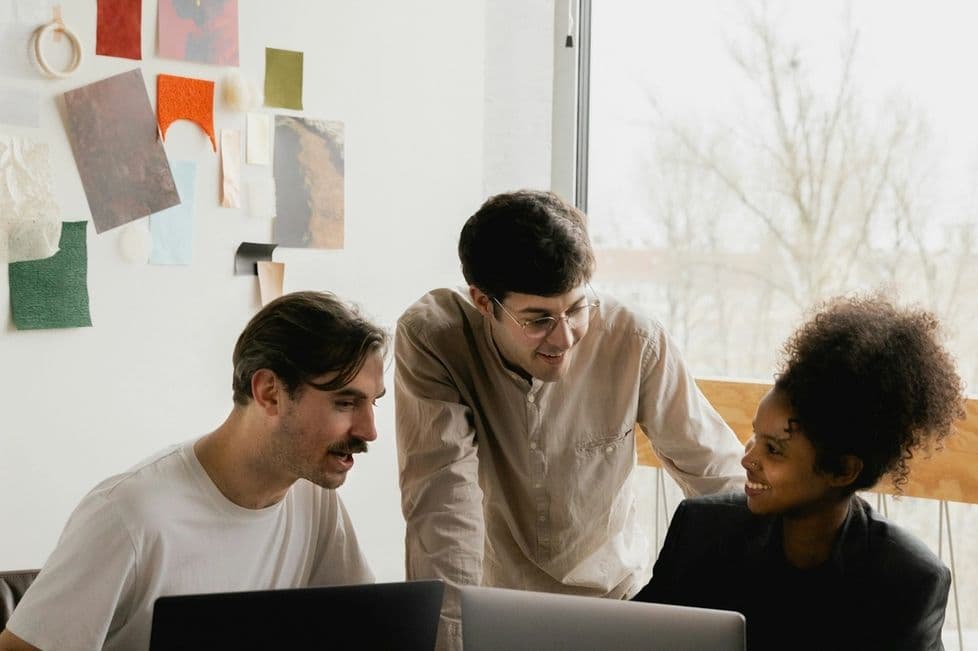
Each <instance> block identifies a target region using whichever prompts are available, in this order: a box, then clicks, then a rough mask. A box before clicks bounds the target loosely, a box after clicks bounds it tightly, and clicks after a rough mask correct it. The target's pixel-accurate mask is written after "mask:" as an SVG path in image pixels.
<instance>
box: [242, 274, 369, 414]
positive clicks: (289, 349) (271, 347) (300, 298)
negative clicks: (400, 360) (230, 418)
mask: <svg viewBox="0 0 978 651" xmlns="http://www.w3.org/2000/svg"><path fill="white" fill-rule="evenodd" d="M387 341H388V335H387V333H386V332H385V331H384V330H383V329H382V328H380V327H378V326H376V325H374V324H372V323H370V322H369V321H367V320H366V319H364V318H363V317H362V316H360V314H359V313H358V312H357V311H356V310H355V309H354V308H352V307H350V306H348V305H346V304H344V303H343V302H342V301H340V300H339V299H338V298H336V297H335V296H334V295H332V294H329V293H325V292H295V293H292V294H286V295H285V296H282V297H280V298H277V299H275V300H274V301H272V302H270V303H269V304H268V305H266V306H265V307H264V308H262V310H261V311H260V312H258V314H256V315H255V316H254V317H252V319H251V321H249V322H248V325H247V326H245V329H244V331H242V333H241V336H239V337H238V342H237V344H236V345H235V347H234V354H233V356H232V360H233V362H234V379H233V381H232V388H233V389H234V402H235V404H238V405H247V404H248V403H249V402H250V400H251V399H252V398H253V397H254V396H252V394H251V378H252V376H253V375H254V374H255V371H258V370H259V369H263V368H265V369H269V370H270V371H272V372H273V373H275V375H277V376H278V377H279V379H281V380H282V382H283V383H284V384H285V387H286V390H287V391H288V392H289V395H290V396H292V397H294V396H295V393H296V391H297V390H298V389H299V388H300V387H301V386H303V385H306V384H308V385H311V386H313V387H315V388H317V389H320V390H322V391H334V390H336V389H339V388H341V387H343V386H346V385H347V384H349V383H350V382H351V381H352V380H353V378H355V377H356V375H357V373H359V372H360V369H361V368H362V367H363V363H364V361H365V360H366V357H367V355H368V354H369V353H371V352H374V351H380V352H381V353H385V352H386V348H387ZM327 373H335V374H336V375H335V377H333V378H332V379H330V381H328V382H325V383H316V382H313V379H314V378H318V377H320V376H322V375H325V374H327Z"/></svg>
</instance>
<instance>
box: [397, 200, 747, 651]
mask: <svg viewBox="0 0 978 651" xmlns="http://www.w3.org/2000/svg"><path fill="white" fill-rule="evenodd" d="M459 257H460V259H461V262H462V273H463V275H464V276H465V280H466V282H467V283H468V291H467V292H465V291H456V290H449V289H438V290H434V291H432V292H430V293H428V294H426V295H425V296H423V297H422V298H421V299H420V300H419V301H418V302H417V303H415V304H414V305H413V306H411V307H410V308H409V309H408V310H407V311H406V312H405V313H404V315H402V317H401V318H400V320H399V321H398V327H397V334H396V344H395V355H396V371H395V407H396V412H397V442H398V458H399V463H400V481H401V506H402V509H403V512H404V517H405V520H406V522H407V535H406V553H407V573H408V578H410V579H416V578H441V579H444V580H445V581H447V582H448V584H449V586H453V585H461V584H474V585H480V584H481V585H491V586H499V587H509V588H519V589H526V590H536V591H543V592H563V593H571V594H582V595H593V596H607V597H611V598H616V599H628V598H630V597H632V596H633V595H634V594H635V593H636V592H637V591H638V590H639V589H640V588H641V587H642V586H644V585H645V584H646V583H647V582H648V579H649V577H650V575H651V566H652V560H653V551H652V549H651V546H650V543H649V540H648V537H647V536H646V534H645V532H644V531H643V528H642V526H641V524H640V522H639V520H638V518H637V516H636V509H635V502H634V493H633V490H632V485H631V481H632V471H633V469H634V466H635V439H634V433H635V424H636V423H638V424H639V425H641V426H642V429H643V430H644V431H645V432H647V433H648V436H649V438H650V440H651V442H652V447H653V448H654V449H655V452H656V453H657V455H658V456H659V458H660V459H661V460H662V463H663V466H664V467H665V468H666V470H667V471H668V472H669V473H670V475H671V476H672V477H673V479H675V480H676V482H677V483H678V484H679V485H680V487H681V488H682V489H683V492H684V493H685V494H686V495H697V494H704V493H713V492H718V491H721V490H724V489H735V488H740V487H741V486H742V485H743V482H744V471H743V469H742V468H741V467H740V457H741V456H742V454H743V446H742V445H741V444H740V442H739V441H738V440H737V438H736V436H735V435H734V434H733V432H732V431H731V430H730V429H729V428H728V427H727V426H726V424H725V423H724V422H723V420H722V419H721V418H720V416H719V415H718V414H717V413H716V412H715V411H714V410H713V408H712V407H711V406H710V405H709V403H708V402H707V401H706V399H705V398H704V397H703V396H702V394H701V393H700V392H699V390H698V389H697V387H696V385H695V383H694V381H693V378H692V377H691V376H690V375H689V373H688V372H687V370H686V368H685V365H684V363H683V360H682V357H681V355H680V353H679V351H678V350H677V349H676V346H675V344H674V343H673V342H672V340H671V339H670V338H669V336H668V335H667V333H666V332H665V331H664V330H663V328H662V326H661V325H660V324H659V323H658V322H657V321H654V320H652V319H649V318H646V317H643V316H641V315H639V314H637V313H636V312H634V311H632V310H631V309H629V308H627V307H625V306H623V305H621V304H620V303H618V302H617V301H615V300H614V299H612V298H610V297H601V298H600V299H599V298H598V296H597V295H595V293H594V292H593V290H592V289H591V288H590V285H589V284H588V283H589V281H590V279H591V275H592V272H593V270H594V255H593V252H592V250H591V243H590V240H589V238H588V235H587V229H586V223H585V217H584V215H583V214H582V213H581V212H580V211H578V210H577V209H576V208H574V207H573V206H571V205H569V204H567V203H565V202H564V201H562V200H561V199H560V198H559V197H557V196H556V195H554V194H551V193H546V192H534V191H521V192H515V193H509V194H502V195H497V196H494V197H491V198H490V199H489V200H488V201H486V202H485V203H484V204H483V205H482V207H481V208H480V209H479V211H478V212H476V213H475V215H473V216H472V217H471V218H469V220H468V221H467V222H466V224H465V226H464V227H463V228H462V233H461V237H460V240H459ZM458 616H459V610H458V598H457V592H456V591H455V590H453V589H449V590H448V591H447V592H446V604H445V611H444V617H443V620H442V628H441V630H440V631H439V647H440V648H444V649H451V648H459V647H460V646H461V642H460V637H461V630H460V623H459V618H458Z"/></svg>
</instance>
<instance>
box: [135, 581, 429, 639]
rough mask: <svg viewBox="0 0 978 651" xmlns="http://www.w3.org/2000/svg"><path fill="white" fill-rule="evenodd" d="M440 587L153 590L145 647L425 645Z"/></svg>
mask: <svg viewBox="0 0 978 651" xmlns="http://www.w3.org/2000/svg"><path fill="white" fill-rule="evenodd" d="M444 588H445V586H444V584H443V583H442V582H441V581H407V582H400V583H372V584H366V585H347V586H326V587H316V588H292V589H284V590H259V591H252V592H221V593H214V594H196V595H180V596H166V597H159V598H157V600H156V603H155V604H154V607H153V628H152V631H151V634H150V643H149V648H150V651H175V650H177V649H180V650H188V651H189V650H197V649H200V650H201V651H203V650H204V649H206V650H208V651H215V650H220V649H235V650H239V649H263V650H265V651H267V650H268V649H354V648H359V649H411V650H417V651H422V650H423V651H431V649H434V647H435V636H436V635H437V632H438V616H439V614H440V612H441V603H442V594H443V592H444Z"/></svg>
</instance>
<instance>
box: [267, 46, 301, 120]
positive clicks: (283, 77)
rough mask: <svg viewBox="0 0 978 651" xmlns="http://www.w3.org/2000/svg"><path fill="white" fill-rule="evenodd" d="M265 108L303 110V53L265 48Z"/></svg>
mask: <svg viewBox="0 0 978 651" xmlns="http://www.w3.org/2000/svg"><path fill="white" fill-rule="evenodd" d="M265 106H280V107H282V108H288V109H296V110H301V109H302V52H296V51H294V50H278V49H275V48H273V47H266V48H265Z"/></svg>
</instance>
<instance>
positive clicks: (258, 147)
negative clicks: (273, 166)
mask: <svg viewBox="0 0 978 651" xmlns="http://www.w3.org/2000/svg"><path fill="white" fill-rule="evenodd" d="M245 130H246V131H247V140H248V145H247V147H248V153H247V161H248V164H249V165H268V164H269V163H271V162H272V149H271V142H272V116H271V115H269V114H267V113H248V115H247V117H246V118H245Z"/></svg>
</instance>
